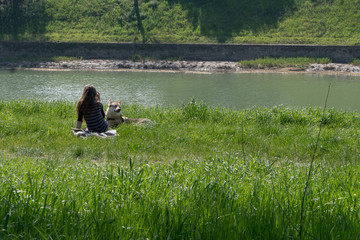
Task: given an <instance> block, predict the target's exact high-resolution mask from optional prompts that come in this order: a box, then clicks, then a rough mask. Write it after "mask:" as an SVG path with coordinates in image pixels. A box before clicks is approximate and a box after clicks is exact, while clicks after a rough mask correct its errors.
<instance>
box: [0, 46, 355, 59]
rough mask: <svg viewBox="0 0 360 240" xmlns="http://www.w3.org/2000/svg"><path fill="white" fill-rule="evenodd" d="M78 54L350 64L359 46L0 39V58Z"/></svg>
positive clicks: (105, 57) (82, 55) (104, 57)
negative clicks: (317, 60)
mask: <svg viewBox="0 0 360 240" xmlns="http://www.w3.org/2000/svg"><path fill="white" fill-rule="evenodd" d="M55 56H66V57H77V58H81V59H84V60H88V59H112V60H134V59H135V60H136V59H151V60H168V61H176V60H184V61H229V62H238V61H242V60H253V59H258V58H264V57H271V58H282V57H283V58H290V57H291V58H294V57H309V58H329V59H330V60H331V61H332V62H333V63H350V62H351V61H353V60H354V59H359V58H360V46H325V45H272V44H141V43H80V42H76V43H75V42H74V43H69V42H0V61H6V59H7V58H17V59H19V58H26V57H35V58H36V57H55Z"/></svg>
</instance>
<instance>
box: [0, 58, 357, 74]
mask: <svg viewBox="0 0 360 240" xmlns="http://www.w3.org/2000/svg"><path fill="white" fill-rule="evenodd" d="M0 69H36V70H97V71H155V72H162V71H163V72H194V73H215V72H232V73H322V74H346V75H359V76H360V67H359V66H354V65H351V64H339V63H329V64H312V65H310V67H309V68H307V69H297V68H266V69H249V68H242V67H241V66H240V65H239V64H238V63H237V62H230V61H227V62H226V61H165V60H156V61H155V60H143V61H131V60H99V59H94V60H73V61H59V62H27V61H21V62H0Z"/></svg>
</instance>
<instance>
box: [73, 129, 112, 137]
mask: <svg viewBox="0 0 360 240" xmlns="http://www.w3.org/2000/svg"><path fill="white" fill-rule="evenodd" d="M71 131H72V132H73V134H74V135H75V136H76V137H82V138H87V137H101V138H107V137H115V136H117V133H116V130H115V129H111V130H107V131H106V132H103V133H98V132H90V131H85V130H83V129H79V128H71Z"/></svg>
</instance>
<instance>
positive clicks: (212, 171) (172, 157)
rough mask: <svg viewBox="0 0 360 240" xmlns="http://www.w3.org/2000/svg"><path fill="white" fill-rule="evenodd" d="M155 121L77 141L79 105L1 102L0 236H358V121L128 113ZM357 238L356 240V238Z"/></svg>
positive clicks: (175, 110) (306, 115) (194, 107)
mask: <svg viewBox="0 0 360 240" xmlns="http://www.w3.org/2000/svg"><path fill="white" fill-rule="evenodd" d="M123 111H124V114H125V115H127V116H130V117H147V118H150V119H151V120H152V123H151V124H147V125H143V126H134V125H121V126H119V127H118V128H116V130H117V132H118V134H119V136H117V137H115V138H108V139H99V138H87V139H82V138H77V137H75V136H73V135H72V133H71V131H70V128H71V127H73V126H74V124H75V121H76V113H75V103H72V102H64V101H54V102H46V101H42V100H19V101H16V100H10V101H0V169H1V173H0V184H1V188H0V225H1V227H2V230H1V232H0V238H4V239H8V238H9V239H16V238H33V239H38V238H43V239H74V238H77V239H78V238H89V239H96V238H101V239H146V238H148V239H156V238H157V239H288V238H295V239H296V238H298V237H299V225H300V214H301V207H300V205H301V197H302V196H303V194H304V186H305V181H306V173H307V170H308V166H309V162H310V159H311V157H312V154H313V152H314V148H315V142H316V138H317V133H318V131H319V124H320V122H321V123H322V124H323V129H322V132H321V135H320V143H319V147H318V151H317V152H316V155H315V165H314V171H313V174H312V178H311V182H310V188H309V191H308V193H307V197H306V200H305V209H306V218H305V219H304V222H303V232H302V236H303V237H302V238H303V239H314V238H315V239H333V238H341V239H356V236H360V230H359V229H360V226H359V222H360V221H359V207H360V206H359V201H358V199H357V196H359V194H360V192H359V191H360V190H359V189H360V186H359V179H358V175H359V174H358V173H359V170H360V169H359V157H360V151H359V150H360V148H359V147H358V146H360V142H359V141H360V140H359V139H360V131H359V130H358V129H360V128H359V127H360V115H359V114H358V113H356V112H341V111H336V110H334V109H329V110H326V111H325V114H324V115H323V114H322V110H320V109H318V108H301V109H294V108H292V109H289V108H286V107H284V106H279V107H274V108H253V109H246V110H241V111H235V110H230V109H222V108H213V107H210V106H208V105H206V104H204V103H201V102H200V103H199V102H196V101H195V100H191V101H189V102H188V103H184V104H183V105H182V106H180V107H173V106H169V107H160V106H156V107H142V106H139V105H126V104H125V105H124V106H123ZM354 236H355V238H354Z"/></svg>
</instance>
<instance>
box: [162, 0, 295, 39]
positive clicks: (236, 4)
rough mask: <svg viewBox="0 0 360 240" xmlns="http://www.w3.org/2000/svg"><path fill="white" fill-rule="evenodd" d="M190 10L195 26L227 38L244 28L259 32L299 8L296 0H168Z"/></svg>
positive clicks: (189, 16)
mask: <svg viewBox="0 0 360 240" xmlns="http://www.w3.org/2000/svg"><path fill="white" fill-rule="evenodd" d="M168 2H169V3H170V4H171V3H180V4H181V5H182V6H183V7H184V8H185V9H187V10H188V18H189V19H190V20H191V22H192V24H193V26H194V28H196V27H198V26H199V25H200V28H201V33H202V34H204V35H206V36H208V37H214V38H216V39H217V41H218V42H220V43H223V42H226V40H228V39H229V38H231V37H232V35H233V34H238V33H239V32H241V31H253V32H258V31H261V30H265V29H269V28H271V27H274V26H276V25H277V23H278V21H279V20H280V19H281V17H282V16H283V15H284V14H285V13H287V12H291V11H293V10H294V9H295V0H222V1H215V0H211V1H209V0H168Z"/></svg>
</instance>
